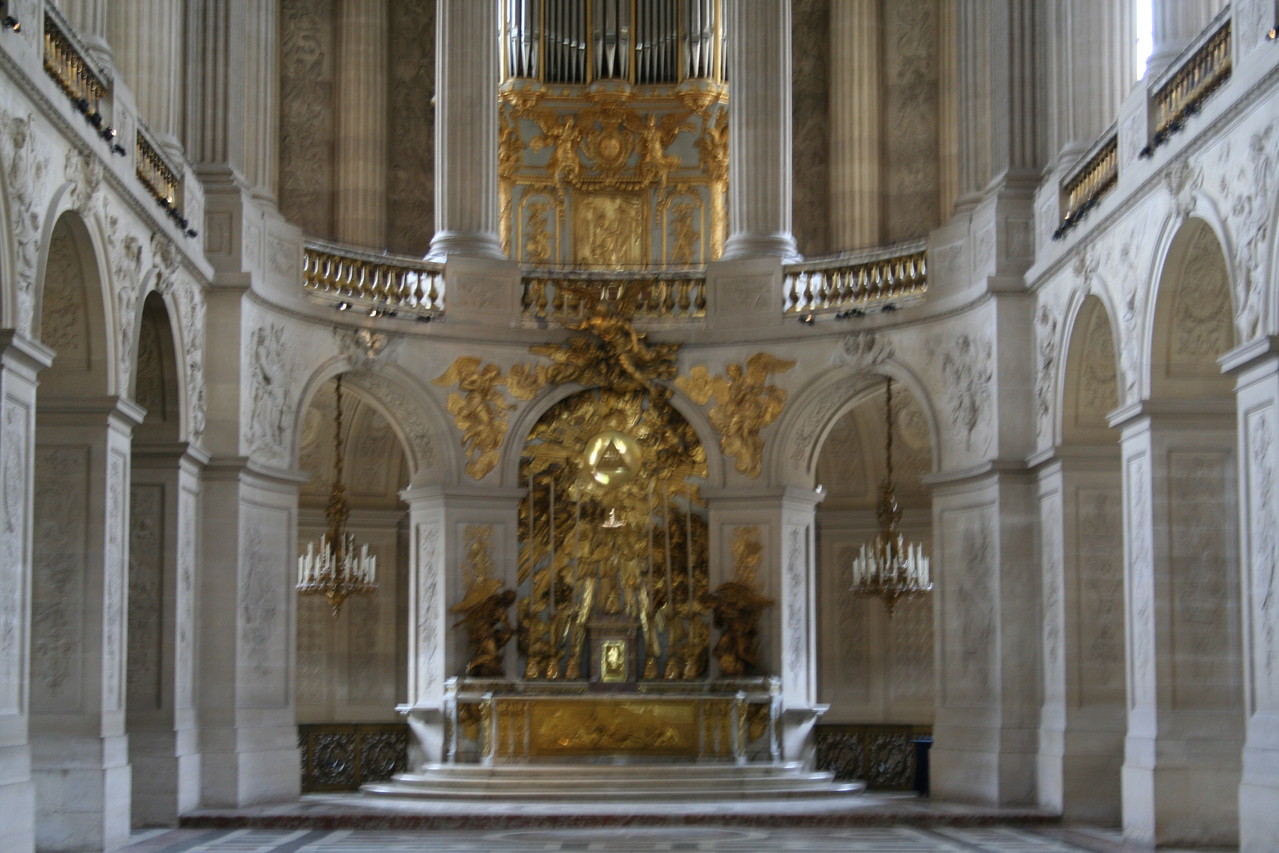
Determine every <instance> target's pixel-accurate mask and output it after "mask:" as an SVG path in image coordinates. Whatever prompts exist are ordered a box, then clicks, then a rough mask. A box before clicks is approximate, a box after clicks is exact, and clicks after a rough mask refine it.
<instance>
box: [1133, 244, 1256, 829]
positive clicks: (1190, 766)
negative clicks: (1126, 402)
mask: <svg viewBox="0 0 1279 853" xmlns="http://www.w3.org/2000/svg"><path fill="white" fill-rule="evenodd" d="M1233 344H1234V327H1233V313H1232V311H1231V300H1230V285H1229V274H1228V272H1227V266H1226V262H1225V258H1224V256H1223V255H1222V251H1221V247H1220V244H1219V243H1218V241H1217V238H1216V236H1215V235H1214V234H1213V232H1212V230H1211V229H1210V228H1209V227H1208V226H1207V224H1205V223H1204V222H1202V221H1200V220H1190V221H1188V222H1187V223H1185V224H1184V225H1183V226H1182V227H1181V229H1180V230H1179V231H1178V233H1177V234H1176V235H1175V237H1174V239H1173V241H1172V243H1171V244H1170V247H1169V250H1168V253H1167V257H1166V259H1165V261H1164V265H1163V270H1162V274H1161V279H1160V282H1159V288H1158V291H1157V296H1156V303H1155V311H1154V314H1153V326H1152V334H1151V351H1150V361H1149V371H1150V372H1149V389H1150V391H1149V397H1148V399H1147V400H1145V401H1143V405H1142V411H1141V412H1140V413H1138V414H1135V415H1133V416H1132V417H1130V418H1128V419H1127V420H1126V421H1125V422H1124V423H1123V425H1122V426H1123V464H1124V491H1125V496H1126V501H1127V505H1126V507H1125V524H1126V525H1127V530H1126V531H1125V540H1126V543H1127V545H1126V547H1127V551H1128V553H1127V571H1126V582H1127V585H1128V588H1127V601H1128V613H1127V622H1128V655H1129V659H1128V669H1129V679H1128V703H1129V705H1128V707H1129V713H1128V733H1127V741H1126V749H1125V756H1126V758H1125V762H1124V769H1123V804H1124V809H1123V822H1124V832H1125V835H1126V836H1127V837H1129V838H1130V839H1132V840H1136V841H1141V842H1143V843H1156V844H1172V843H1181V844H1232V843H1235V841H1236V837H1237V827H1238V801H1237V792H1238V785H1239V780H1240V750H1241V746H1242V742H1243V719H1244V718H1243V705H1242V680H1243V666H1242V661H1241V651H1240V649H1241V642H1240V591H1239V575H1238V572H1239V568H1238V553H1237V551H1238V548H1237V541H1236V537H1237V511H1236V503H1237V498H1236V482H1235V481H1236V464H1237V463H1236V457H1237V451H1236V443H1237V439H1236V414H1235V411H1236V406H1235V401H1234V394H1233V390H1232V384H1231V380H1230V379H1229V378H1228V377H1226V376H1224V375H1223V374H1222V372H1221V369H1220V367H1219V365H1218V363H1217V359H1218V358H1219V357H1220V356H1221V355H1223V354H1224V353H1225V352H1226V351H1228V350H1229V349H1230V348H1231V347H1232V346H1233Z"/></svg>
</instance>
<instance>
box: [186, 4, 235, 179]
mask: <svg viewBox="0 0 1279 853" xmlns="http://www.w3.org/2000/svg"><path fill="white" fill-rule="evenodd" d="M237 5H238V4H236V3H234V2H232V0H208V2H204V3H200V4H197V5H196V6H194V7H192V15H191V20H190V26H191V37H190V44H191V48H192V52H193V53H194V55H193V56H192V57H191V65H192V80H191V83H190V88H189V90H188V92H189V98H188V100H189V105H190V108H189V109H188V110H187V111H186V116H187V128H186V134H185V138H186V143H187V150H188V151H189V152H190V155H191V159H192V160H193V161H194V162H195V163H197V164H206V165H215V164H224V165H227V166H230V167H231V168H232V169H234V170H235V171H237V172H240V171H241V170H242V168H243V161H244V118H243V112H242V105H243V102H244V98H245V95H246V91H245V56H244V54H245V43H244V40H243V39H241V38H238V37H237V34H236V33H235V30H234V25H235V24H236V16H235V15H234V14H233V10H234V9H235V8H236V7H237Z"/></svg>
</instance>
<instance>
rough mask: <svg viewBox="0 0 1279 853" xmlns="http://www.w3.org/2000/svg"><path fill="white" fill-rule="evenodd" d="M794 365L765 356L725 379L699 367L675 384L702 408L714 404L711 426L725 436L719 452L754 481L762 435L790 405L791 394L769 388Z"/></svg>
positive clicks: (732, 369)
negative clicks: (774, 378) (776, 375)
mask: <svg viewBox="0 0 1279 853" xmlns="http://www.w3.org/2000/svg"><path fill="white" fill-rule="evenodd" d="M794 366H795V362H794V361H791V360H788V359H782V358H778V357H776V356H774V355H770V354H768V353H766V352H760V353H756V354H755V355H752V356H751V357H750V358H748V359H746V364H745V365H741V364H729V365H728V366H727V367H726V368H725V375H724V376H713V375H712V374H711V373H710V371H709V370H707V369H706V366H705V365H698V366H697V367H694V368H693V369H692V370H691V371H689V374H688V376H685V377H681V378H679V379H677V380H675V384H676V385H677V386H678V387H679V388H680V389H681V390H683V391H684V393H686V394H688V396H689V397H691V398H692V399H693V401H694V402H695V403H697V404H698V405H699V406H704V405H706V403H707V402H708V401H709V400H711V399H712V398H714V400H715V406H714V407H713V408H712V409H711V410H710V413H709V414H710V421H711V425H712V426H714V427H715V429H716V431H717V432H719V435H720V449H721V450H723V451H724V453H725V455H727V456H730V457H732V458H733V459H734V460H735V461H736V466H737V470H738V471H740V472H741V473H743V474H745V475H746V476H748V477H750V478H751V479H755V478H757V477H758V476H759V475H760V471H761V470H762V468H763V459H764V440H763V439H762V438H760V437H759V433H760V430H762V429H763V428H764V427H766V426H768V425H769V424H771V423H772V422H773V421H775V420H777V416H778V415H780V414H781V413H782V407H783V406H784V405H785V404H786V391H785V390H784V389H782V388H779V387H777V386H776V385H769V384H768V383H767V380H768V377H769V375H771V374H773V373H785V372H786V371H788V370H790V369H791V368H792V367H794Z"/></svg>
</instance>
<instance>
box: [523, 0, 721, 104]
mask: <svg viewBox="0 0 1279 853" xmlns="http://www.w3.org/2000/svg"><path fill="white" fill-rule="evenodd" d="M743 1H744V0H729V2H743ZM723 2H724V0H503V6H504V9H505V15H504V19H503V27H504V32H503V39H504V42H505V51H506V74H507V76H508V77H512V78H521V77H522V78H533V79H541V80H543V82H548V83H568V84H582V83H586V82H589V81H590V80H634V81H635V82H637V83H641V84H672V83H678V82H680V81H681V80H690V79H723V74H724V51H723V45H721V44H720V43H719V38H720V37H721V35H722V33H721V30H722V27H723V22H722V21H721V20H719V18H720V10H721V5H722V3H723Z"/></svg>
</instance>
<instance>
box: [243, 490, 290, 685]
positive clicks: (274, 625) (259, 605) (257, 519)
mask: <svg viewBox="0 0 1279 853" xmlns="http://www.w3.org/2000/svg"><path fill="white" fill-rule="evenodd" d="M245 516H246V520H245V525H244V539H243V540H242V544H241V547H240V566H241V572H242V578H243V580H242V581H241V584H240V630H239V636H240V648H241V655H242V657H241V659H240V661H239V663H240V665H241V666H242V667H243V668H245V669H246V670H247V672H248V673H251V674H252V677H251V678H246V679H245V682H246V683H245V698H246V702H247V704H249V705H252V706H256V707H280V706H282V705H284V704H285V701H286V698H287V695H288V691H289V685H287V684H285V683H284V674H285V655H286V648H287V642H288V638H287V637H286V636H285V627H286V625H287V619H285V609H286V605H285V602H284V601H283V600H282V596H283V593H284V589H285V585H284V582H283V573H284V572H285V571H287V568H286V566H285V560H286V558H285V553H284V551H285V549H284V547H283V542H282V541H280V540H281V538H282V536H283V534H284V531H285V525H286V524H287V523H288V514H287V513H285V512H283V511H281V510H268V509H265V508H258V509H254V510H252V511H250V512H247V513H245ZM273 516H274V518H273Z"/></svg>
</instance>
